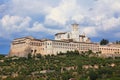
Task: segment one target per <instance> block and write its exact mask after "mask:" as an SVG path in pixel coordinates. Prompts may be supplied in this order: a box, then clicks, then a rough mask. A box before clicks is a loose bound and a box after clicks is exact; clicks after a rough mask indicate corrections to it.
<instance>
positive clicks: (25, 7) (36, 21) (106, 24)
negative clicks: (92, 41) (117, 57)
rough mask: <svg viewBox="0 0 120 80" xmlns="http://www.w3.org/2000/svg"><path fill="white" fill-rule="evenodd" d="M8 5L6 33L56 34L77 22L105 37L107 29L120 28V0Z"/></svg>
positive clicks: (20, 0)
mask: <svg viewBox="0 0 120 80" xmlns="http://www.w3.org/2000/svg"><path fill="white" fill-rule="evenodd" d="M86 1H87V2H86ZM7 4H9V5H8V7H9V9H8V15H6V14H5V15H4V16H3V17H2V19H1V20H0V23H1V26H2V27H1V31H3V32H2V33H4V32H5V31H9V32H10V33H11V34H14V33H16V32H22V31H29V32H46V33H49V34H50V33H51V34H52V33H57V32H59V31H60V32H61V31H67V30H69V27H68V26H70V24H71V23H73V22H77V23H78V24H80V28H81V29H82V30H81V32H85V33H86V34H88V35H89V36H90V37H94V36H99V35H103V36H105V34H101V33H102V32H104V33H105V32H106V31H107V32H111V33H112V32H113V31H114V33H116V34H117V33H118V32H119V30H120V29H119V26H120V23H119V22H120V5H119V4H120V0H97V1H95V0H90V1H88V0H61V1H58V0H54V1H49V0H44V1H43V0H11V1H9V3H7ZM4 7H5V6H4V5H3V7H1V10H2V9H3V8H4ZM9 14H10V15H13V16H10V15H9ZM41 16H42V17H41ZM116 30H117V32H115V31H116ZM4 34H5V33H4ZM106 36H108V35H107V34H106Z"/></svg>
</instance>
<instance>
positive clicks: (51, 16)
mask: <svg viewBox="0 0 120 80" xmlns="http://www.w3.org/2000/svg"><path fill="white" fill-rule="evenodd" d="M80 14H82V9H81V8H80V6H79V5H78V4H77V1H76V0H62V2H61V3H60V4H59V5H58V6H57V7H54V8H52V9H51V11H50V12H49V13H48V15H47V16H46V20H52V21H54V22H57V23H58V24H62V25H65V24H66V23H67V22H68V21H70V20H72V19H76V18H77V16H79V15H80ZM79 18H80V19H81V18H82V15H81V16H79Z"/></svg>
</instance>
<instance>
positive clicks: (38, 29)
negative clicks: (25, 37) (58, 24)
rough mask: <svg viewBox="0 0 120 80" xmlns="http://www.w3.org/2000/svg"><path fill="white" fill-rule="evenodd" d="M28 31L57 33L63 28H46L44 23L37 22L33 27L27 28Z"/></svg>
mask: <svg viewBox="0 0 120 80" xmlns="http://www.w3.org/2000/svg"><path fill="white" fill-rule="evenodd" d="M27 31H32V32H44V33H48V34H55V33H57V32H60V31H61V30H57V29H50V28H46V27H45V26H44V25H43V24H42V23H39V22H35V23H34V24H33V26H32V27H31V28H28V29H27ZM63 31H64V30H63Z"/></svg>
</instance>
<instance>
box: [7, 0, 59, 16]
mask: <svg viewBox="0 0 120 80" xmlns="http://www.w3.org/2000/svg"><path fill="white" fill-rule="evenodd" d="M57 2H59V1H57V0H54V1H48V0H11V1H10V2H9V5H10V7H11V9H10V10H9V11H10V13H12V14H17V15H24V16H26V15H27V16H28V15H32V16H33V15H34V16H35V15H40V14H42V15H45V14H46V13H47V12H49V10H50V9H51V7H52V6H55V5H56V4H57Z"/></svg>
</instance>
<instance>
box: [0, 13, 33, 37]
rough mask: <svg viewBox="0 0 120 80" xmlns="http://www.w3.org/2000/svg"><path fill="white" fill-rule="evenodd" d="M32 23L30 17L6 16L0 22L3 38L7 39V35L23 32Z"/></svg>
mask: <svg viewBox="0 0 120 80" xmlns="http://www.w3.org/2000/svg"><path fill="white" fill-rule="evenodd" d="M30 21H31V18H30V17H20V16H10V15H5V16H4V17H3V18H2V19H1V20H0V26H1V27H0V31H1V34H2V35H1V36H3V37H5V36H6V35H7V36H8V35H9V36H10V35H12V34H14V33H16V32H22V31H24V30H25V29H26V28H27V27H29V23H30Z"/></svg>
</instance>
